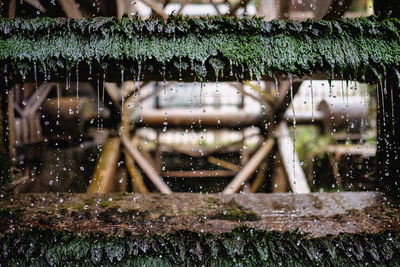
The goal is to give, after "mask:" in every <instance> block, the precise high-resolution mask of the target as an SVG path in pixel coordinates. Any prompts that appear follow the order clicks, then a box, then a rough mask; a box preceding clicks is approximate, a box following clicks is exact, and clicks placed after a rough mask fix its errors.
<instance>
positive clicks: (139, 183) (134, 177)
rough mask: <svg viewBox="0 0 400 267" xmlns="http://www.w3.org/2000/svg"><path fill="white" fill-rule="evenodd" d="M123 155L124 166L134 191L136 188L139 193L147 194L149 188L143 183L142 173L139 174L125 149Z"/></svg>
mask: <svg viewBox="0 0 400 267" xmlns="http://www.w3.org/2000/svg"><path fill="white" fill-rule="evenodd" d="M124 155H125V161H126V168H127V169H128V173H129V175H130V176H131V181H132V185H133V189H134V192H135V191H136V190H137V191H138V192H139V193H141V194H148V193H149V189H147V187H146V185H145V184H144V182H143V177H142V175H140V173H139V171H138V170H137V169H136V167H135V162H134V161H133V159H132V157H131V156H130V155H129V153H128V152H127V151H126V150H124Z"/></svg>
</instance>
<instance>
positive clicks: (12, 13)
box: [8, 0, 17, 18]
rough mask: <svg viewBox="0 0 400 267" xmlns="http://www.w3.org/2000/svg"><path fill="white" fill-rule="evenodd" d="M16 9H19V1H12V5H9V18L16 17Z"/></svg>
mask: <svg viewBox="0 0 400 267" xmlns="http://www.w3.org/2000/svg"><path fill="white" fill-rule="evenodd" d="M16 9H17V0H10V3H9V5H8V16H9V17H10V18H13V17H15V13H16Z"/></svg>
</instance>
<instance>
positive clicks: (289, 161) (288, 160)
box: [277, 122, 311, 194]
mask: <svg viewBox="0 0 400 267" xmlns="http://www.w3.org/2000/svg"><path fill="white" fill-rule="evenodd" d="M277 139H278V140H277V143H278V148H279V154H280V155H281V157H282V163H283V165H284V167H285V170H286V174H287V177H288V180H289V183H290V188H291V191H292V192H294V193H298V194H304V193H310V192H311V190H310V187H309V186H308V183H307V179H306V176H305V174H304V172H303V169H302V167H301V165H300V161H299V158H298V157H297V153H296V151H294V152H293V149H294V146H293V140H292V138H291V136H290V132H289V128H288V126H287V124H286V122H282V123H281V124H280V126H279V129H278V132H277Z"/></svg>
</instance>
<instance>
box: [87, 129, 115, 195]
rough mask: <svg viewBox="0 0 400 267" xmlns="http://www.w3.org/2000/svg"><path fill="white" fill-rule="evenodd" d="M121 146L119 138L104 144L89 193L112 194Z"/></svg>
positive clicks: (111, 139)
mask: <svg viewBox="0 0 400 267" xmlns="http://www.w3.org/2000/svg"><path fill="white" fill-rule="evenodd" d="M120 144H121V140H120V139H119V138H118V137H113V138H110V139H108V140H107V142H106V143H105V144H104V146H103V150H102V152H101V155H100V158H99V161H98V162H97V166H96V169H95V172H94V174H93V177H92V180H91V182H90V184H89V187H88V189H87V193H89V194H95V193H100V194H105V193H110V191H111V188H112V185H113V179H114V174H115V171H116V169H117V164H118V159H119V156H120Z"/></svg>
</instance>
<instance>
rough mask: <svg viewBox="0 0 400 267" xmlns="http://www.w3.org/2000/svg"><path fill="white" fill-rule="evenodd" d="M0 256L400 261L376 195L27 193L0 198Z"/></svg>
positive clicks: (388, 216) (394, 223)
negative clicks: (0, 251)
mask: <svg viewBox="0 0 400 267" xmlns="http://www.w3.org/2000/svg"><path fill="white" fill-rule="evenodd" d="M1 207H2V208H1V210H0V232H1V236H2V237H0V248H1V250H2V253H0V255H1V256H0V260H1V261H2V262H3V263H5V265H8V264H11V263H16V262H21V263H25V264H28V263H29V264H30V263H38V264H39V265H46V264H60V263H63V264H67V263H68V262H71V263H74V264H75V263H80V264H83V263H87V264H98V263H103V264H106V265H109V264H126V263H136V264H139V263H147V264H150V263H152V264H156V263H159V264H167V265H176V264H178V265H186V264H189V265H190V264H196V265H198V264H202V263H204V264H206V265H215V264H217V263H218V262H220V263H221V264H222V265H231V264H232V263H233V264H235V263H236V264H238V265H240V264H253V265H255V264H272V263H275V264H277V263H279V262H281V263H282V264H284V265H293V264H295V263H303V264H305V263H311V264H350V263H355V262H357V263H376V264H378V263H399V262H398V261H399V258H398V257H399V256H400V254H399V253H400V234H399V230H400V225H399V222H400V220H399V219H400V213H399V209H398V208H399V206H398V205H397V204H394V203H390V202H389V201H388V200H387V199H386V198H385V196H384V195H382V194H379V193H369V192H365V193H320V194H308V195H288V194H252V195H239V194H238V195H225V196H224V195H211V194H210V195H201V194H174V195H171V196H167V195H159V194H150V195H139V194H127V195H126V194H110V195H88V194H81V195H78V194H58V195H56V194H40V195H39V194H36V195H35V194H23V195H9V196H5V197H4V198H2V200H1Z"/></svg>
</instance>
